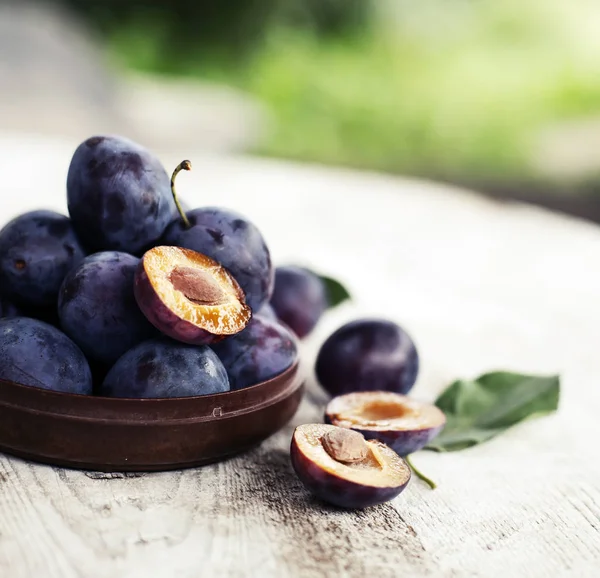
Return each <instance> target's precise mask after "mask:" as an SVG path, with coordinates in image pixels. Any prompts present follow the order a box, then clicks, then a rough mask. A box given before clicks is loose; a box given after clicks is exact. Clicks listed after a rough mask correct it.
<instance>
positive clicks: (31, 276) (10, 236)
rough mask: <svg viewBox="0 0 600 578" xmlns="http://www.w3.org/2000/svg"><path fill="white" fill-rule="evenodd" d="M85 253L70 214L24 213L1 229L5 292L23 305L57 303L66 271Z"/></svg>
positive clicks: (1, 272) (0, 264) (1, 283)
mask: <svg viewBox="0 0 600 578" xmlns="http://www.w3.org/2000/svg"><path fill="white" fill-rule="evenodd" d="M84 257H85V252H84V250H83V247H82V246H81V244H80V243H79V239H78V238H77V236H76V235H75V232H74V230H73V226H72V223H71V220H70V219H69V218H68V217H65V216H64V215H61V214H59V213H55V212H54V211H31V212H29V213H24V214H23V215H20V216H18V217H16V218H14V219H13V220H12V221H10V222H9V223H7V224H6V225H5V226H4V228H3V229H2V230H1V231H0V287H1V290H2V295H3V296H4V297H6V298H8V299H10V300H11V301H14V302H15V303H16V304H17V305H22V306H24V307H41V308H44V307H48V306H53V307H55V306H56V298H57V296H58V290H59V288H60V285H61V283H62V281H63V279H64V277H65V275H66V274H67V273H68V272H69V271H70V270H71V269H72V268H73V267H74V266H76V265H77V264H78V263H80V262H81V260H82V259H83V258H84Z"/></svg>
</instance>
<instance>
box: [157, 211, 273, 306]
mask: <svg viewBox="0 0 600 578" xmlns="http://www.w3.org/2000/svg"><path fill="white" fill-rule="evenodd" d="M186 217H187V219H188V221H189V224H190V226H189V227H188V226H187V225H186V224H185V223H184V221H183V220H182V219H178V220H176V221H175V222H173V223H171V224H170V225H169V227H168V228H167V230H166V231H165V235H164V237H163V244H165V245H174V246H177V247H185V248H186V249H192V250H193V251H197V252H198V253H202V254H204V255H207V256H208V257H210V258H212V259H214V260H215V261H217V262H219V263H220V264H221V265H223V267H225V268H226V269H228V270H229V272H230V273H231V274H232V275H233V277H234V278H235V280H236V281H237V282H238V283H239V285H240V287H241V288H242V290H243V291H244V294H245V297H246V303H247V304H248V305H249V306H250V308H251V309H252V311H257V310H258V309H260V307H261V306H262V305H263V304H264V303H266V302H267V301H268V300H269V298H270V297H271V293H272V292H273V266H272V264H271V255H270V253H269V249H268V248H267V245H266V244H265V241H264V239H263V236H262V235H261V233H260V231H259V230H258V228H257V227H256V226H255V225H254V224H252V223H251V222H250V221H248V219H246V218H245V217H243V216H242V215H240V214H238V213H235V212H233V211H229V210H226V209H220V208H216V207H207V208H203V209H194V210H193V211H188V212H187V213H186Z"/></svg>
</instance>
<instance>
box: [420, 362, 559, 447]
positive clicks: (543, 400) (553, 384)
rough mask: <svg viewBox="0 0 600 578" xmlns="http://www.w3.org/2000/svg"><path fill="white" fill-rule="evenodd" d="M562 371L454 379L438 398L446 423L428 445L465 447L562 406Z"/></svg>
mask: <svg viewBox="0 0 600 578" xmlns="http://www.w3.org/2000/svg"><path fill="white" fill-rule="evenodd" d="M559 390H560V379H559V376H558V375H552V376H534V375H520V374H518V373H510V372H507V371H497V372H493V373H486V374H484V375H482V376H480V377H479V378H477V379H476V380H474V381H468V380H458V381H455V382H454V383H452V384H451V385H450V386H449V387H448V388H447V389H446V390H445V391H444V392H443V393H442V394H441V395H440V396H439V397H438V399H437V400H436V402H435V405H437V406H438V407H439V408H440V409H441V410H442V411H443V412H444V413H445V414H446V426H445V427H444V429H443V430H442V432H441V433H440V434H439V435H438V436H437V437H436V438H435V439H434V440H432V441H431V443H430V444H428V445H427V446H426V447H425V449H429V450H433V451H438V452H452V451H457V450H462V449H466V448H469V447H471V446H475V445H477V444H480V443H483V442H485V441H487V440H489V439H491V438H493V437H494V436H497V435H498V434H500V433H502V432H503V431H505V430H507V429H508V428H510V427H511V426H513V425H515V424H517V423H519V422H521V421H524V420H526V419H529V418H531V417H533V416H538V415H544V414H547V413H551V412H553V411H555V410H556V409H557V408H558V400H559Z"/></svg>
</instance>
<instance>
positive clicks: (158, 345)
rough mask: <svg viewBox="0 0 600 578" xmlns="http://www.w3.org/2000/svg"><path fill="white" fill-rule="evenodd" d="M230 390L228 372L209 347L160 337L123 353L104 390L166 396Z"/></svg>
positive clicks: (113, 393) (112, 393)
mask: <svg viewBox="0 0 600 578" xmlns="http://www.w3.org/2000/svg"><path fill="white" fill-rule="evenodd" d="M226 391H229V381H228V379H227V372H226V371H225V368H224V367H223V364H222V363H221V361H220V360H219V358H218V357H217V356H216V354H215V353H214V352H213V351H212V350H211V349H210V348H209V347H207V346H206V345H200V346H198V345H185V344H183V343H178V342H176V341H172V340H170V339H168V338H159V339H151V340H149V341H144V342H143V343H140V344H138V345H136V346H135V347H134V348H132V349H130V350H129V351H128V352H127V353H126V354H125V355H123V357H121V358H120V359H119V360H118V361H117V363H115V365H113V367H112V368H111V370H110V371H109V372H108V375H107V376H106V377H105V379H104V383H103V384H102V387H101V390H100V394H101V395H103V396H107V397H130V398H162V397H188V396H194V395H210V394H215V393H223V392H226Z"/></svg>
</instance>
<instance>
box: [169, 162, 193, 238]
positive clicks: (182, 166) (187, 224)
mask: <svg viewBox="0 0 600 578" xmlns="http://www.w3.org/2000/svg"><path fill="white" fill-rule="evenodd" d="M182 170H183V171H191V170H192V163H191V162H190V161H188V160H185V161H181V162H180V163H179V164H178V165H177V166H176V167H175V170H174V171H173V176H172V177H171V193H173V200H174V201H175V206H176V207H177V210H178V211H179V214H180V215H181V219H182V220H183V224H184V225H185V227H186V229H189V228H190V227H191V225H190V220H189V219H188V218H187V215H186V214H185V211H184V210H183V209H182V208H181V205H180V204H179V199H178V198H177V191H176V190H175V177H176V176H177V175H178V174H179V173H180V172H181V171H182Z"/></svg>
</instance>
